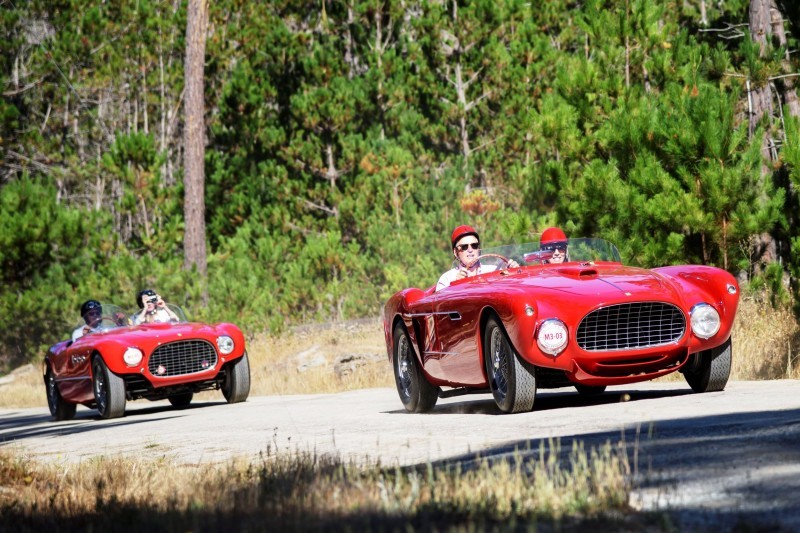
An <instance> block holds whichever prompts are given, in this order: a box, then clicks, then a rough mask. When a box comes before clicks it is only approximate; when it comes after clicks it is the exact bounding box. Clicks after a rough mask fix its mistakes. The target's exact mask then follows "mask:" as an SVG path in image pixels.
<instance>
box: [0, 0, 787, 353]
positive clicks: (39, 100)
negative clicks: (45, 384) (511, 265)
mask: <svg viewBox="0 0 800 533" xmlns="http://www.w3.org/2000/svg"><path fill="white" fill-rule="evenodd" d="M783 4H784V2H781V3H780V5H781V6H783ZM748 5H749V2H748V1H747V0H733V1H726V2H717V3H709V2H706V10H707V11H706V14H707V24H708V26H707V27H706V28H704V23H703V22H702V21H701V20H700V12H699V8H698V5H697V3H696V2H683V3H680V5H677V6H673V5H666V4H663V3H658V2H648V1H646V0H629V1H626V2H620V1H616V0H588V1H586V2H574V1H569V0H557V1H551V2H524V1H520V0H502V1H493V0H481V1H474V2H461V1H447V2H408V1H404V0H381V1H378V0H358V1H354V2H331V1H327V0H326V1H323V2H311V1H308V0H277V1H273V2H266V3H265V2H242V1H239V0H221V1H219V2H212V3H210V5H209V10H210V12H209V33H208V40H207V49H206V70H205V76H206V78H205V81H206V91H205V97H206V110H205V120H206V124H207V130H206V132H207V141H208V142H207V151H206V168H205V170H206V189H205V194H206V223H207V232H208V234H207V236H208V244H209V257H208V276H207V278H206V279H201V278H199V277H198V276H197V275H196V273H194V272H186V271H184V270H183V268H182V265H183V261H182V255H183V249H182V246H183V231H184V223H183V211H182V207H183V198H182V187H181V171H180V169H181V166H182V157H183V151H182V146H181V142H182V140H181V135H182V127H183V124H182V115H181V113H182V112H183V109H182V90H183V78H182V76H183V60H184V51H185V50H184V42H183V40H184V34H185V25H186V11H185V9H186V6H185V2H174V1H171V0H139V1H137V2H106V1H101V0H89V1H81V2H77V1H76V0H58V1H48V2H44V1H42V0H34V1H31V2H24V3H21V2H16V3H13V4H9V5H4V6H3V8H2V9H0V37H2V39H0V49H2V52H3V53H2V54H0V84H2V87H3V96H2V98H0V229H1V230H2V232H0V247H2V248H0V268H2V270H0V280H1V281H2V283H3V284H2V287H0V312H2V315H0V331H2V333H0V365H7V364H10V362H11V361H14V363H16V362H19V361H22V360H26V359H34V358H36V357H39V356H40V355H41V350H42V348H43V347H44V346H46V345H47V344H50V343H52V342H54V341H55V340H56V339H59V338H63V337H64V335H65V333H66V331H68V327H69V326H71V325H72V323H73V322H76V319H77V312H76V309H77V306H78V305H80V303H81V302H82V301H83V300H85V299H87V298H90V297H91V298H98V299H101V300H107V301H113V302H114V303H118V304H121V305H123V306H127V307H133V305H134V295H135V294H136V292H137V291H138V290H140V289H142V288H144V287H153V288H155V289H157V290H159V291H160V292H161V293H163V294H164V295H165V296H166V297H167V299H168V300H171V301H173V302H175V303H178V304H182V305H184V307H186V309H187V312H188V314H189V315H190V316H193V317H195V318H199V319H203V320H211V321H217V320H226V321H228V320H229V321H233V322H236V323H238V324H240V325H242V326H243V327H244V328H245V329H246V330H247V331H248V332H255V331H259V330H261V329H264V328H270V329H273V330H275V329H280V328H284V327H286V326H287V325H288V324H291V323H293V322H297V321H306V320H332V319H341V318H350V317H357V316H368V315H375V314H377V313H379V311H380V308H381V305H382V303H383V302H384V301H385V300H386V298H388V297H389V296H390V295H391V294H392V293H394V292H395V291H397V290H399V289H401V288H404V287H408V286H420V287H428V286H430V285H432V284H433V283H434V282H435V281H436V279H437V278H438V276H439V275H440V274H441V272H442V271H443V270H445V269H446V268H448V266H449V265H450V262H451V259H452V258H451V254H450V250H449V242H448V235H449V233H450V231H451V230H452V228H453V227H454V226H456V225H458V224H462V223H470V224H472V225H474V226H476V227H478V228H479V229H480V231H481V234H482V239H483V241H484V243H486V245H487V246H491V245H495V244H501V243H504V242H509V241H526V240H531V239H535V238H536V235H537V234H538V233H539V232H541V231H542V230H543V229H544V228H545V227H547V226H551V225H560V226H563V227H564V228H565V230H567V231H568V233H569V234H570V235H573V236H576V237H578V236H599V237H605V238H607V239H609V240H611V241H614V242H615V243H616V244H617V245H618V246H619V248H620V251H621V252H622V255H623V258H624V260H625V261H626V262H628V263H633V264H637V265H644V266H656V265H663V264H671V263H686V262H692V263H705V264H715V265H719V266H722V267H725V268H728V269H729V270H732V271H736V270H738V269H741V270H745V271H747V272H751V271H753V270H755V269H754V268H753V265H754V262H755V261H756V260H757V259H758V258H754V257H752V250H751V249H750V247H749V246H748V245H747V244H746V243H749V242H751V240H752V237H753V235H759V234H763V233H770V232H772V234H773V235H775V238H776V239H778V241H779V242H778V245H779V246H778V250H779V253H781V254H782V255H781V258H780V259H782V260H783V261H784V262H783V264H784V265H785V267H786V268H787V269H788V270H789V272H790V273H791V275H792V277H793V279H798V278H800V230H798V229H797V228H798V227H799V226H800V223H799V221H798V219H797V215H796V213H797V212H800V206H798V197H797V194H796V192H795V191H796V190H798V187H800V174H798V169H800V155H798V154H799V153H798V146H800V143H798V142H796V140H797V139H798V134H800V132H798V126H797V120H796V119H794V118H792V117H790V116H789V115H790V113H789V112H788V110H787V112H785V113H784V115H785V119H786V132H785V134H786V139H785V142H783V146H782V147H781V152H780V157H781V160H780V161H779V162H778V163H777V164H776V165H775V168H773V169H768V170H774V171H775V173H774V176H770V175H769V174H766V175H765V177H762V175H764V173H763V172H762V167H763V165H764V164H765V163H764V160H763V154H761V153H760V142H759V141H758V139H760V138H761V134H760V131H758V132H748V131H747V117H746V116H745V110H746V109H747V107H746V98H747V92H746V84H745V83H744V79H745V78H748V79H750V81H751V85H752V86H753V87H760V86H763V85H764V84H765V83H767V80H768V79H769V78H770V77H774V76H775V75H777V74H779V73H782V72H785V71H787V69H788V71H797V62H798V58H797V56H796V55H791V56H790V59H789V63H790V64H789V65H784V64H783V62H784V61H785V57H784V50H783V49H778V48H775V47H771V48H770V49H769V50H767V53H766V54H765V55H764V56H763V57H762V56H761V55H760V54H759V53H758V48H757V47H756V46H755V45H753V44H752V42H751V41H750V40H749V39H746V38H742V39H721V38H719V36H718V34H717V33H715V32H705V31H700V29H701V28H702V29H708V28H720V27H723V26H724V25H726V24H731V25H738V24H741V23H743V22H746V21H747V16H748ZM783 7H785V8H786V12H787V13H789V15H790V17H789V20H790V23H789V24H788V26H789V27H788V28H787V30H788V31H789V32H790V34H792V33H794V34H797V33H798V31H797V28H796V27H795V26H796V24H795V22H794V21H796V17H794V18H792V15H791V14H792V13H794V12H795V11H796V10H794V9H793V8H791V6H789V7H786V6H783ZM796 47H797V39H796V37H793V36H791V35H790V37H789V42H788V48H789V49H793V48H796ZM785 83H787V82H786V81H778V82H777V86H778V87H784V86H785V85H784V84H785ZM761 127H762V128H763V129H764V131H769V132H770V133H771V134H773V135H774V134H775V128H774V127H772V128H771V127H770V126H769V125H767V124H763V125H762V126H761ZM787 250H790V251H789V252H788V255H787ZM778 268H779V267H776V266H770V267H769V268H768V269H767V272H766V273H765V274H763V275H762V278H759V279H762V280H767V279H768V280H773V281H774V280H777V279H778V275H777V269H778ZM765 276H766V277H765ZM755 283H756V284H758V283H767V282H766V281H759V280H757V281H756V282H755ZM770 283H772V285H773V286H774V287H775V290H777V286H776V285H775V284H774V283H773V282H772V281H771V282H770ZM794 287H795V290H797V289H796V287H797V285H796V284H795V285H794ZM203 294H207V295H208V301H207V302H206V301H205V300H204V299H203ZM781 298H783V296H780V298H779V299H781ZM795 301H800V300H797V299H796V300H795Z"/></svg>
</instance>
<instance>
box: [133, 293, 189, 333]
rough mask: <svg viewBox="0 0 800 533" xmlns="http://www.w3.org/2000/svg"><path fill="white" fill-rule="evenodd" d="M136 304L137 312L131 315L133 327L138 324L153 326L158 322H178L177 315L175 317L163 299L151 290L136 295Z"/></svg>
mask: <svg viewBox="0 0 800 533" xmlns="http://www.w3.org/2000/svg"><path fill="white" fill-rule="evenodd" d="M136 303H137V304H139V309H141V311H139V312H138V313H136V314H135V315H133V317H132V319H133V323H134V325H137V326H138V325H139V324H153V323H158V322H170V321H174V322H178V315H176V314H175V313H174V312H173V311H172V310H171V309H170V308H169V307H167V304H166V303H164V299H163V298H161V296H159V294H158V293H156V291H154V290H153V289H144V290H143V291H140V292H139V294H137V295H136Z"/></svg>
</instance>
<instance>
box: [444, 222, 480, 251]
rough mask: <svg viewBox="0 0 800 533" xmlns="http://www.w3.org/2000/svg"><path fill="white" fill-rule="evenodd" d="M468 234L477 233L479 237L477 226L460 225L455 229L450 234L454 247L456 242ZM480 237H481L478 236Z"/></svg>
mask: <svg viewBox="0 0 800 533" xmlns="http://www.w3.org/2000/svg"><path fill="white" fill-rule="evenodd" d="M467 235H475V236H476V237H478V232H477V231H475V228H473V227H472V226H459V227H457V228H456V229H454V230H453V235H451V236H450V244H451V245H452V247H453V248H455V247H456V243H457V242H458V241H459V240H461V237H465V236H467ZM478 239H480V237H478Z"/></svg>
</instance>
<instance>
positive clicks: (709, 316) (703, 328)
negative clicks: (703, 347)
mask: <svg viewBox="0 0 800 533" xmlns="http://www.w3.org/2000/svg"><path fill="white" fill-rule="evenodd" d="M689 316H690V317H691V320H692V332H693V333H694V334H695V335H697V336H698V337H700V338H701V339H708V338H709V337H713V336H714V335H716V334H717V332H718V331H719V313H717V310H716V309H714V308H713V307H711V306H710V305H708V304H705V303H703V304H697V305H695V306H694V307H692V310H691V311H690V312H689Z"/></svg>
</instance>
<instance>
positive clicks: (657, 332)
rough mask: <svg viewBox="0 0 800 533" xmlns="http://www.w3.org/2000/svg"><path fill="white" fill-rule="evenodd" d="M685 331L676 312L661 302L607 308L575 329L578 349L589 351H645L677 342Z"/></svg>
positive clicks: (593, 313)
mask: <svg viewBox="0 0 800 533" xmlns="http://www.w3.org/2000/svg"><path fill="white" fill-rule="evenodd" d="M685 330H686V319H685V318H684V316H683V313H682V312H681V310H680V309H678V308H677V307H675V306H674V305H671V304H665V303H661V302H639V303H631V304H620V305H611V306H609V307H603V308H601V309H597V310H596V311H592V312H591V313H589V314H588V315H586V317H585V318H584V319H583V320H582V321H581V323H580V326H578V334H577V337H578V346H580V347H581V348H583V349H584V350H587V351H590V352H606V351H612V350H628V349H632V348H649V347H652V346H661V345H664V344H670V343H673V342H677V341H678V340H679V339H680V338H681V337H682V336H683V332H684V331H685Z"/></svg>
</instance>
